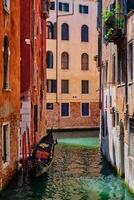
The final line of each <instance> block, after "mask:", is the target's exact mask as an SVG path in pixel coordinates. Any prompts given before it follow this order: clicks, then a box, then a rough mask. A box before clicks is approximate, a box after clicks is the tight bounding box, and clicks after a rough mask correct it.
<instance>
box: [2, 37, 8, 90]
mask: <svg viewBox="0 0 134 200" xmlns="http://www.w3.org/2000/svg"><path fill="white" fill-rule="evenodd" d="M6 42H7V47H6V48H5V45H6V44H5V43H6ZM6 57H7V58H6ZM9 63H10V49H9V38H8V36H7V35H5V36H4V40H3V83H2V84H3V85H2V88H3V90H4V91H9V90H10V86H9V85H10V84H9V75H10V73H9ZM5 70H6V72H5Z"/></svg>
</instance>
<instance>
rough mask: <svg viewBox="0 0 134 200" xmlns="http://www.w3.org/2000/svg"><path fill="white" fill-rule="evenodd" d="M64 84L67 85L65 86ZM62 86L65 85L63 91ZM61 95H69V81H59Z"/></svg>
mask: <svg viewBox="0 0 134 200" xmlns="http://www.w3.org/2000/svg"><path fill="white" fill-rule="evenodd" d="M65 83H67V85H66V84H65ZM64 84H65V85H66V89H65V85H64ZM61 94H69V80H68V79H62V80H61Z"/></svg>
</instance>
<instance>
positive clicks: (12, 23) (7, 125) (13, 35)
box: [0, 0, 20, 189]
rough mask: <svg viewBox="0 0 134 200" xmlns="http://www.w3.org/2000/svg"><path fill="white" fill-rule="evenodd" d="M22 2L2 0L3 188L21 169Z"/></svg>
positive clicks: (0, 136) (0, 121)
mask: <svg viewBox="0 0 134 200" xmlns="http://www.w3.org/2000/svg"><path fill="white" fill-rule="evenodd" d="M19 5H20V1H19V0H14V1H0V48H1V51H0V189H2V188H3V187H4V186H5V185H6V183H7V182H8V181H9V179H10V178H11V177H12V175H13V174H14V173H15V171H16V169H17V160H18V138H19V137H18V136H19V127H20V28H19V26H20V9H19Z"/></svg>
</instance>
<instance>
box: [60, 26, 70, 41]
mask: <svg viewBox="0 0 134 200" xmlns="http://www.w3.org/2000/svg"><path fill="white" fill-rule="evenodd" d="M61 40H63V41H68V40H69V25H68V24H67V23H62V24H61Z"/></svg>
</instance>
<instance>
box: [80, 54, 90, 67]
mask: <svg viewBox="0 0 134 200" xmlns="http://www.w3.org/2000/svg"><path fill="white" fill-rule="evenodd" d="M84 56H87V57H86V59H87V60H86V61H87V62H86V67H85V66H84V64H85V63H84ZM81 70H82V71H88V70H89V55H88V54H87V53H83V54H81Z"/></svg>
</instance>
